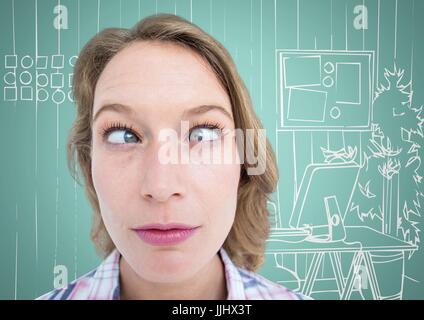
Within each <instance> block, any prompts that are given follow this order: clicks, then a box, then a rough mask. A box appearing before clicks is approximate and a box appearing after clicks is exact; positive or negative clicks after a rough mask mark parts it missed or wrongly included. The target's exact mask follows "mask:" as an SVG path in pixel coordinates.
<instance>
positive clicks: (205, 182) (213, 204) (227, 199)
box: [191, 164, 240, 231]
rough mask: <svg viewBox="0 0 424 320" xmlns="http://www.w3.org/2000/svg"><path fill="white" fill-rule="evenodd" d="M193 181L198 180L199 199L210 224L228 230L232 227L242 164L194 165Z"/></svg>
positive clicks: (197, 195)
mask: <svg viewBox="0 0 424 320" xmlns="http://www.w3.org/2000/svg"><path fill="white" fill-rule="evenodd" d="M191 170H192V176H193V178H194V179H193V181H196V185H197V186H196V190H197V191H198V192H197V193H198V194H196V195H194V196H195V197H196V198H197V201H199V202H200V206H201V210H204V212H205V214H207V220H208V222H209V223H210V224H214V225H217V224H219V225H220V227H219V228H213V229H214V230H216V231H218V230H223V231H224V230H226V229H228V228H229V227H231V225H232V222H233V220H234V215H235V210H236V206H237V190H238V184H239V179H240V165H236V164H231V165H230V164H220V165H213V164H209V165H201V166H194V167H193V168H192V169H191Z"/></svg>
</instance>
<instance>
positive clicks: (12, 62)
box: [4, 54, 18, 68]
mask: <svg viewBox="0 0 424 320" xmlns="http://www.w3.org/2000/svg"><path fill="white" fill-rule="evenodd" d="M17 59H18V58H17V55H16V54H6V55H5V56H4V66H5V68H16V67H17V66H18V61H17Z"/></svg>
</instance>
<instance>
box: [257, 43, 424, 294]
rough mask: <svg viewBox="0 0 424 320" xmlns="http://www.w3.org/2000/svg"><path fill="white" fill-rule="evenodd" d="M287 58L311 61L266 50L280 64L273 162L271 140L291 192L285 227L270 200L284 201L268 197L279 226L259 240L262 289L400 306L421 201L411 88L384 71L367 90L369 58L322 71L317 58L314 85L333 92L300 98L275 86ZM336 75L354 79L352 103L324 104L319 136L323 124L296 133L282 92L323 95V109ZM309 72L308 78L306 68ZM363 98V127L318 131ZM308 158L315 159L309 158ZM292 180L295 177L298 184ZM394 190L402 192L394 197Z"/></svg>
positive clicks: (346, 55) (419, 114) (294, 87)
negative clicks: (286, 161)
mask: <svg viewBox="0 0 424 320" xmlns="http://www.w3.org/2000/svg"><path fill="white" fill-rule="evenodd" d="M287 52H290V53H291V54H293V55H294V56H296V57H297V56H299V57H304V56H305V55H307V53H308V52H309V53H310V54H311V55H313V57H316V56H317V51H314V50H312V51H304V50H276V55H277V59H276V61H277V63H278V61H280V62H283V63H280V64H278V65H277V66H278V68H279V72H277V75H279V79H278V80H279V82H278V85H277V88H278V89H279V90H280V92H279V98H280V102H282V103H283V104H280V107H281V108H280V109H279V110H280V116H281V119H280V124H281V127H279V126H278V125H277V127H276V139H277V147H276V153H277V158H278V159H279V158H280V155H279V154H280V153H281V152H283V151H282V149H281V146H280V147H279V144H280V143H279V140H280V138H283V139H285V140H283V141H287V140H288V141H292V145H291V151H290V153H292V154H293V160H292V163H293V167H292V168H291V170H293V171H294V176H293V182H294V186H295V191H294V192H293V198H294V199H293V202H292V205H291V214H290V219H287V218H283V217H282V214H283V212H282V211H281V210H283V208H282V206H281V203H280V201H282V200H280V199H281V195H280V193H281V192H284V191H280V190H281V188H278V187H277V192H278V195H277V201H278V203H277V204H276V205H275V207H276V208H278V210H279V212H277V216H278V214H279V215H280V216H279V217H277V218H276V219H277V221H280V224H278V226H277V227H275V226H276V225H274V227H273V228H272V229H271V234H270V236H269V239H268V240H267V243H266V254H267V255H268V259H269V261H271V263H268V264H267V265H266V266H265V267H264V270H265V271H266V272H269V274H272V277H273V278H272V280H274V281H276V282H279V283H282V284H283V285H284V284H286V285H290V287H291V288H293V289H295V290H297V291H300V292H302V293H304V294H306V295H312V296H314V295H318V296H319V295H322V294H328V293H332V294H335V295H336V296H337V297H338V298H340V299H352V298H353V297H356V298H360V299H367V298H368V299H402V297H403V294H404V281H405V279H408V280H410V281H416V280H414V279H412V278H410V277H408V270H407V268H406V262H407V261H408V260H410V259H411V258H412V257H413V255H414V252H416V251H417V250H418V249H419V245H420V233H421V230H420V227H419V225H418V220H417V219H418V217H419V216H420V215H421V211H422V203H423V201H424V199H423V198H424V192H423V191H422V184H423V182H424V181H423V176H422V170H421V159H422V151H421V150H422V145H423V137H424V130H423V126H424V112H423V107H422V106H421V107H414V106H412V103H411V102H412V95H413V92H412V90H411V88H412V82H411V81H407V80H404V71H403V70H402V69H400V68H398V67H397V66H396V65H394V67H393V68H389V69H385V72H384V79H383V82H382V83H378V84H377V87H376V89H373V88H374V85H373V78H374V69H373V65H374V63H373V61H374V53H373V52H370V51H365V52H364V54H365V55H366V56H367V61H368V62H370V64H369V66H368V67H367V66H365V68H364V67H363V66H364V65H363V64H361V62H360V61H353V60H349V59H350V57H352V56H353V57H355V58H356V57H357V56H361V52H358V51H354V52H349V51H341V52H340V53H342V54H341V56H338V60H337V61H334V63H333V61H327V62H325V59H324V58H322V61H321V63H323V64H324V66H323V72H322V76H323V77H324V78H325V77H327V76H329V77H331V78H332V79H333V78H334V79H335V81H334V88H333V87H331V86H325V85H319V86H318V85H312V86H308V88H303V87H304V84H305V83H304V82H302V81H301V80H302V78H299V79H300V80H299V79H295V80H296V81H292V80H290V81H286V82H284V81H285V79H284V78H285V77H287V76H288V74H287V73H286V70H284V68H285V66H284V61H285V60H284V58H285V57H283V56H284V54H286V53H287ZM324 53H325V54H338V53H339V51H335V52H331V51H322V54H324ZM299 61H300V60H299ZM330 62H331V64H330ZM346 66H347V68H351V69H350V71H352V72H351V73H350V74H351V75H355V74H356V75H357V78H358V82H357V84H358V86H356V89H357V88H360V89H359V90H356V91H355V89H354V90H352V91H350V92H347V91H346V92H345V93H346V94H345V96H349V95H351V97H352V99H350V100H343V99H340V100H334V102H333V103H331V102H330V103H328V107H329V109H328V110H326V112H327V114H326V115H325V118H324V121H323V122H324V126H323V122H317V123H312V122H309V123H308V126H304V125H302V126H301V125H298V123H300V122H301V121H299V119H295V117H293V110H292V109H291V103H292V101H291V99H292V94H293V93H292V92H293V91H294V92H299V93H304V92H307V93H308V90H311V89H313V90H315V89H318V90H319V91H323V92H327V95H328V99H327V101H332V99H334V94H332V92H331V91H326V90H327V88H328V90H330V89H332V88H333V89H332V90H334V89H338V87H337V85H338V83H339V82H340V81H339V80H340V79H339V76H338V72H340V71H343V70H342V69H343V68H344V67H346ZM309 67H311V68H313V69H315V68H314V65H313V64H309ZM367 68H370V69H369V70H367ZM308 72H309V73H310V72H311V71H306V73H305V74H306V78H305V79H313V77H311V76H310V75H309V74H308ZM364 74H368V75H369V76H370V77H369V78H368V80H369V81H368V83H367V84H366V86H364V85H363V83H361V81H364ZM351 78H352V77H351ZM359 78H360V79H359ZM321 81H323V80H322V79H321ZM286 84H288V85H289V86H286ZM328 84H329V83H328ZM364 88H366V89H367V90H369V91H364ZM350 89H351V88H350ZM366 97H367V98H369V99H371V100H370V101H367V103H370V105H369V106H367V107H366V108H363V109H362V110H361V112H362V113H365V116H366V119H367V122H366V123H364V125H358V124H352V125H351V124H345V125H343V126H339V127H337V126H331V125H327V123H326V121H328V117H332V118H339V117H342V115H343V108H342V106H341V105H340V106H339V105H337V104H338V103H340V104H345V105H350V108H352V110H353V109H354V108H360V106H361V104H362V103H363V102H364V101H366V100H367V99H366ZM356 98H357V99H356ZM284 99H286V100H284ZM284 103H286V106H284ZM315 103H316V99H314V101H312V100H311V105H314V104H315ZM357 110H358V109H357ZM308 114H312V118H311V119H312V120H315V119H314V118H313V112H310V111H308V110H306V111H305V118H307V116H308ZM311 119H307V120H311ZM294 120H296V121H297V122H298V123H295V125H293V123H290V121H294ZM302 120H303V119H302ZM303 122H304V121H303ZM289 124H291V125H289ZM315 126H316V127H315ZM319 126H322V127H319ZM320 131H325V132H326V139H322V134H321V133H320ZM306 132H308V135H309V136H310V140H309V141H310V144H311V145H310V147H309V146H305V145H302V147H301V148H300V149H301V150H299V151H298V149H299V143H301V142H299V141H298V139H300V138H301V137H303V139H305V133H306ZM330 133H331V135H330ZM348 133H349V134H350V140H348V137H347V136H346V135H347V134H348ZM334 135H339V137H340V140H341V141H342V145H341V147H335V144H333V143H330V138H331V137H332V136H334ZM352 136H353V137H355V140H354V141H353V142H352V140H351V139H352ZM320 137H321V138H320ZM324 137H325V135H324ZM302 141H303V140H302ZM338 145H339V146H340V142H339V144H338ZM286 147H287V146H286ZM289 147H290V146H289ZM305 147H306V148H305ZM305 149H307V150H308V149H310V162H309V164H306V166H305V165H303V166H302V165H301V166H300V167H299V163H298V159H299V156H298V155H297V154H298V153H299V152H304V150H305ZM317 149H318V150H320V151H321V155H320V157H319V158H317V156H316V151H315V150H317ZM314 151H315V154H314ZM303 158H304V157H303ZM302 161H304V159H303V160H302ZM420 170H421V171H420ZM298 174H302V176H303V178H302V179H301V182H300V184H299V183H298V182H297V181H298V180H299V179H298ZM400 186H403V187H404V188H405V190H409V191H407V192H401V191H402V190H401V188H400ZM287 189H289V188H286V190H287ZM286 199H287V198H286ZM285 210H287V209H285ZM273 215H275V213H273ZM287 221H289V223H287ZM387 274H390V277H391V282H390V285H389V286H388V285H386V284H384V283H385V282H387Z"/></svg>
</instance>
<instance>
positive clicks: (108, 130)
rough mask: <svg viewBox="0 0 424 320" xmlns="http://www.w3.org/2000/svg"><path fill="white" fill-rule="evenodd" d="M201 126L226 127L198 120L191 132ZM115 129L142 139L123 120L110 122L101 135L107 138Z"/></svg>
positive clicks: (221, 128) (210, 127)
mask: <svg viewBox="0 0 424 320" xmlns="http://www.w3.org/2000/svg"><path fill="white" fill-rule="evenodd" d="M199 128H207V129H212V130H215V129H217V130H220V131H222V130H223V129H224V126H222V125H221V124H219V123H218V122H212V121H204V122H196V123H194V124H193V126H192V127H190V129H189V132H190V133H191V131H192V130H194V129H199ZM115 130H122V131H129V132H131V134H133V135H135V136H136V137H137V138H138V139H139V140H141V139H140V138H139V136H138V135H137V134H136V133H135V132H134V128H133V126H127V125H125V124H123V123H121V122H113V123H111V124H109V125H108V126H107V127H106V128H104V129H102V130H101V135H102V137H103V138H104V139H106V138H107V136H108V135H109V134H110V133H112V132H113V131H115ZM190 133H189V135H190Z"/></svg>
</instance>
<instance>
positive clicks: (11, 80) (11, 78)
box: [3, 71, 16, 86]
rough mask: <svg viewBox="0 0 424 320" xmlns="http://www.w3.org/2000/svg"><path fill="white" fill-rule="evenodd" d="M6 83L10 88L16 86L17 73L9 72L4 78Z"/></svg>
mask: <svg viewBox="0 0 424 320" xmlns="http://www.w3.org/2000/svg"><path fill="white" fill-rule="evenodd" d="M3 80H4V82H5V83H6V84H7V85H9V86H15V85H16V72H12V71H9V72H7V73H5V75H4V77H3Z"/></svg>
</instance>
